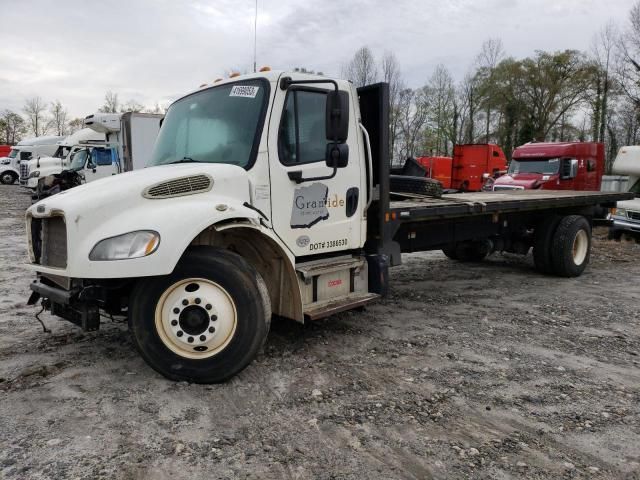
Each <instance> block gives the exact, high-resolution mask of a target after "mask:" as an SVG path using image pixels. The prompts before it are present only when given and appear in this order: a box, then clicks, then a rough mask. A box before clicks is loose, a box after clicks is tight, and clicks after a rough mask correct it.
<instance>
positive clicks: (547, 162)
mask: <svg viewBox="0 0 640 480" xmlns="http://www.w3.org/2000/svg"><path fill="white" fill-rule="evenodd" d="M559 166H560V159H559V158H532V159H527V160H511V163H510V164H509V172H508V173H509V175H517V174H518V173H540V174H542V175H553V174H554V173H558V168H559Z"/></svg>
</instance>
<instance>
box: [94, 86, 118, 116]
mask: <svg viewBox="0 0 640 480" xmlns="http://www.w3.org/2000/svg"><path fill="white" fill-rule="evenodd" d="M119 107H120V102H119V101H118V94H117V93H115V92H112V91H111V90H109V91H107V93H105V94H104V104H103V105H102V107H100V109H99V111H100V112H104V113H118V110H119Z"/></svg>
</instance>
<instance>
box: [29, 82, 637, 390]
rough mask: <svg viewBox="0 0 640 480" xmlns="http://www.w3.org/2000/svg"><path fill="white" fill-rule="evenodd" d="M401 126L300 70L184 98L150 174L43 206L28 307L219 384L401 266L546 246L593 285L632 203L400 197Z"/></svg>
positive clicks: (605, 198) (576, 196) (376, 99)
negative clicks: (594, 262) (615, 210)
mask: <svg viewBox="0 0 640 480" xmlns="http://www.w3.org/2000/svg"><path fill="white" fill-rule="evenodd" d="M388 122H389V101H388V85H387V84H383V83H382V84H376V85H371V86H368V87H363V88H360V89H356V88H355V87H354V86H353V85H352V84H351V83H350V82H348V81H344V80H337V79H335V80H334V79H330V78H323V77H318V76H314V75H308V74H302V73H298V72H292V73H284V72H261V73H259V74H252V75H245V76H240V77H236V78H231V79H228V80H225V81H222V82H219V83H216V84H214V85H212V86H206V87H203V88H201V89H199V90H197V91H195V92H193V93H190V94H188V95H186V96H184V97H182V98H180V99H179V100H177V101H176V102H174V103H173V104H172V105H171V107H170V108H169V110H168V112H167V115H166V117H165V119H164V123H163V124H162V127H161V129H160V133H159V136H158V140H157V142H156V145H155V148H154V151H153V154H152V156H151V158H150V161H149V163H148V166H149V167H150V168H145V169H144V170H140V171H134V172H129V173H125V174H122V175H118V176H117V178H116V177H112V178H105V179H102V180H98V181H96V182H94V184H93V185H92V186H91V185H82V186H79V187H76V188H74V189H71V190H69V191H66V192H62V193H60V194H58V195H55V196H53V197H50V198H47V199H45V200H43V201H41V202H39V203H36V204H34V205H33V206H31V207H30V208H29V210H28V211H27V214H26V222H27V232H28V250H29V255H30V265H31V268H32V269H33V270H35V272H37V279H36V280H34V282H33V283H32V284H31V289H32V291H33V293H32V295H31V298H30V299H29V303H30V304H35V303H37V302H38V301H41V302H42V304H43V306H44V307H45V308H47V309H49V310H50V311H51V313H52V314H53V315H56V316H58V317H61V318H63V319H67V320H70V321H72V322H74V323H76V324H78V325H80V326H81V327H82V328H84V329H85V330H96V329H97V328H98V327H99V325H100V315H101V313H102V312H105V313H106V314H111V315H125V316H127V317H128V322H129V326H130V330H131V332H132V337H133V339H134V342H135V344H136V346H137V347H138V350H139V351H140V353H141V355H142V356H143V358H144V359H145V360H146V361H147V362H148V364H149V365H150V366H151V367H153V368H154V369H155V370H157V371H158V372H160V373H161V374H162V375H165V376H166V377H168V378H170V379H173V380H186V381H191V382H199V383H212V382H220V381H224V380H226V379H228V378H230V377H232V376H234V375H235V374H237V373H238V372H239V371H241V370H242V369H243V368H245V367H246V366H247V365H248V364H249V363H250V362H251V361H252V359H253V358H254V357H255V355H256V354H257V353H258V351H259V349H260V347H261V345H262V344H263V342H264V340H265V338H266V336H267V333H268V330H269V325H270V321H271V317H272V315H278V316H281V317H286V318H289V319H292V320H295V321H298V322H305V321H311V320H314V319H317V318H322V317H326V316H328V315H331V314H333V313H336V312H340V311H343V310H348V309H353V308H356V307H360V306H363V305H366V304H368V303H370V302H373V301H375V300H377V299H378V298H380V297H381V296H383V295H385V294H386V292H387V288H388V282H389V276H388V268H389V267H390V266H394V265H398V264H399V263H400V262H401V253H402V252H411V251H420V250H434V249H443V250H444V251H445V253H446V254H447V255H448V256H450V257H452V258H456V259H458V260H459V261H465V260H480V259H482V258H483V257H484V256H486V255H488V254H490V253H491V252H493V251H512V252H520V253H527V252H528V251H529V250H530V249H531V248H532V247H533V252H534V259H535V263H536V266H537V268H538V270H540V271H542V272H545V273H554V274H557V275H561V276H576V275H580V274H581V273H582V271H583V270H584V268H585V267H586V265H587V263H588V261H589V252H590V248H591V218H592V215H593V211H594V208H595V207H596V206H597V205H609V206H613V205H614V204H615V202H616V201H618V200H623V199H626V198H629V194H625V193H605V192H567V191H564V192H554V191H522V192H520V191H507V192H500V193H497V192H494V193H486V194H483V193H477V194H457V195H445V196H443V197H442V198H431V197H429V196H425V195H419V194H415V193H403V192H401V191H397V190H401V189H398V188H396V191H395V192H390V174H389V150H388V148H389V147H388V146H389V142H388V131H389V130H388ZM401 180H402V179H401ZM393 183H394V184H395V185H396V186H397V185H398V181H397V179H396V181H395V182H393ZM400 183H402V182H400ZM409 183H411V184H412V185H411V188H410V189H408V190H412V191H415V190H416V188H415V181H414V180H412V181H411V182H409Z"/></svg>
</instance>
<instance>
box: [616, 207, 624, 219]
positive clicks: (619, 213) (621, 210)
mask: <svg viewBox="0 0 640 480" xmlns="http://www.w3.org/2000/svg"><path fill="white" fill-rule="evenodd" d="M613 215H614V216H616V217H625V218H626V216H627V209H626V208H619V207H618V208H615V209H614V210H613Z"/></svg>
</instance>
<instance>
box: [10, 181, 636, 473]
mask: <svg viewBox="0 0 640 480" xmlns="http://www.w3.org/2000/svg"><path fill="white" fill-rule="evenodd" d="M28 204H29V198H28V196H27V195H26V194H24V193H22V192H21V191H20V189H19V188H18V187H17V186H14V187H6V186H2V188H1V189H0V208H1V211H3V212H4V215H3V216H2V218H1V219H0V255H1V257H0V265H1V269H0V478H7V479H63V478H65V479H66V478H78V479H84V478H91V479H98V478H104V479H147V478H148V479H154V480H155V479H183V478H184V479H186V478H207V479H209V478H212V479H213V478H256V479H258V478H259V479H270V478H273V479H281V478H292V479H298V478H300V479H307V478H309V479H312V478H313V479H315V478H319V479H330V478H349V479H364V478H367V479H378V478H379V479H389V478H416V479H428V478H455V479H458V478H496V479H507V478H554V479H555V478H629V479H631V478H640V337H639V332H640V330H639V328H640V314H639V311H640V288H639V287H638V286H639V285H640V262H639V261H638V260H639V259H640V245H638V244H636V243H635V242H625V241H623V242H622V243H615V242H610V241H607V240H606V239H605V238H606V231H605V230H604V229H600V230H598V231H597V232H596V237H597V238H596V240H595V244H594V252H593V256H592V263H591V265H590V266H589V267H588V269H587V271H586V272H585V274H584V275H583V276H582V277H580V278H577V279H559V278H552V277H545V276H542V275H539V274H537V273H536V272H535V271H534V270H533V267H532V260H531V257H530V256H529V257H526V258H523V257H516V256H509V255H499V254H498V255H493V256H492V257H491V258H490V259H489V260H488V261H485V262H483V263H480V264H460V263H456V262H452V261H450V260H447V259H446V258H445V257H444V256H443V255H442V254H441V253H439V252H438V253H435V252H434V253H428V254H415V255H407V256H406V258H405V259H404V260H405V263H404V265H403V266H401V267H398V268H396V269H393V270H392V285H393V287H392V291H391V295H390V296H389V298H387V299H386V300H384V301H382V302H381V303H379V304H377V305H375V306H372V307H369V308H367V310H366V311H364V312H348V313H344V314H341V315H337V316H335V317H333V318H330V319H327V320H325V321H321V322H318V323H314V324H311V325H306V326H301V325H298V324H295V323H293V322H288V321H284V320H280V321H278V320H276V321H274V324H273V326H272V330H271V333H270V335H269V339H268V341H267V345H266V347H265V350H264V353H263V354H261V355H260V356H259V358H258V359H257V360H256V361H255V362H254V363H253V364H251V365H250V366H249V367H248V368H247V369H246V370H245V371H244V372H242V373H241V374H240V375H239V376H237V377H236V378H234V379H233V380H232V381H230V382H228V383H226V384H224V385H212V386H203V385H191V384H187V383H173V382H170V381H168V380H165V379H164V378H163V377H161V376H159V375H158V374H156V373H155V372H154V371H153V370H151V368H149V367H147V366H146V364H145V363H144V362H143V361H142V359H141V358H140V357H139V356H138V355H137V353H136V352H135V351H134V348H133V345H132V343H131V341H130V339H129V336H128V333H127V329H126V326H125V325H124V324H120V323H113V322H110V321H108V320H107V321H106V322H105V323H103V325H102V328H101V330H100V331H99V332H95V333H83V332H82V331H80V329H78V328H77V327H75V326H73V325H72V324H70V323H67V322H64V321H58V320H56V319H54V318H53V317H51V316H50V315H48V314H44V315H42V318H43V320H44V322H45V324H46V325H47V327H49V328H50V329H51V330H52V333H43V331H42V328H41V327H40V325H39V324H38V323H37V321H36V320H35V318H34V314H35V313H36V312H37V309H35V308H33V307H28V306H27V305H26V299H27V297H28V284H29V282H30V281H31V279H32V274H31V273H30V272H29V271H28V270H27V269H26V268H25V267H24V266H23V263H24V261H25V260H26V257H25V247H24V226H23V215H24V210H25V208H26V207H27V206H28Z"/></svg>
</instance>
